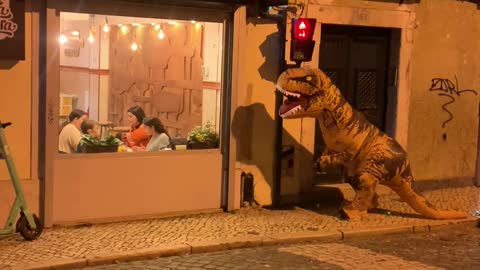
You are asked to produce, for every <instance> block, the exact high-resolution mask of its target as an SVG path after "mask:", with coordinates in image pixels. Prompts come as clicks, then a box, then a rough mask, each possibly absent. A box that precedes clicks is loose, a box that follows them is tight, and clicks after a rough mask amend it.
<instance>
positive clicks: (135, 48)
mask: <svg viewBox="0 0 480 270" xmlns="http://www.w3.org/2000/svg"><path fill="white" fill-rule="evenodd" d="M130 49H132V51H136V50H137V49H138V45H137V43H136V42H135V41H133V43H132V45H131V46H130Z"/></svg>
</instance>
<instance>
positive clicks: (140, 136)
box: [123, 105, 150, 147]
mask: <svg viewBox="0 0 480 270" xmlns="http://www.w3.org/2000/svg"><path fill="white" fill-rule="evenodd" d="M127 112H128V113H127V120H128V123H129V124H130V132H129V133H127V134H126V135H125V137H124V140H123V141H124V143H125V144H126V145H127V146H128V147H134V146H141V147H145V146H146V145H147V144H148V141H149V140H150V135H148V134H147V132H146V131H145V128H144V126H143V124H142V122H143V118H145V112H144V111H143V109H142V108H141V107H140V106H137V105H135V106H133V107H130V109H128V110H127Z"/></svg>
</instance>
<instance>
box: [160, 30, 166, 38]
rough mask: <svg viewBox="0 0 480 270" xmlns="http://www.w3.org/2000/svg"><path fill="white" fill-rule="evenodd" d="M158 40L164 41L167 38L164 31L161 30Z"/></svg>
mask: <svg viewBox="0 0 480 270" xmlns="http://www.w3.org/2000/svg"><path fill="white" fill-rule="evenodd" d="M158 38H159V39H164V38H165V33H164V32H163V29H160V31H159V32H158Z"/></svg>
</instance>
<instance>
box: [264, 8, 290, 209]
mask: <svg viewBox="0 0 480 270" xmlns="http://www.w3.org/2000/svg"><path fill="white" fill-rule="evenodd" d="M260 17H261V18H264V19H269V20H273V21H275V22H276V23H277V27H278V33H279V34H280V36H279V38H278V41H279V44H280V46H279V62H278V63H279V64H278V76H280V74H281V73H282V72H283V71H285V70H286V69H287V62H286V61H285V43H286V41H287V39H286V29H287V21H286V19H287V16H286V11H285V10H282V11H280V12H279V14H278V15H272V14H269V13H268V12H264V13H262V14H261V16H260ZM282 103H283V95H282V94H281V93H280V92H278V91H275V119H274V120H275V138H274V151H273V155H274V156H273V193H272V204H273V205H272V206H273V208H279V206H280V196H281V184H282V175H281V174H282V166H281V162H282V139H283V120H282V118H281V117H280V115H279V114H278V111H279V109H280V106H281V105H282Z"/></svg>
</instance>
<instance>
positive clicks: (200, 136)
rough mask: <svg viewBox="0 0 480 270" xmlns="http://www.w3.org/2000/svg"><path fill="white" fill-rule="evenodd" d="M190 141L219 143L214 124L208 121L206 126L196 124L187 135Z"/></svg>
mask: <svg viewBox="0 0 480 270" xmlns="http://www.w3.org/2000/svg"><path fill="white" fill-rule="evenodd" d="M187 140H188V143H195V142H199V143H217V142H218V134H217V133H215V131H214V130H213V126H212V124H210V122H207V123H206V124H205V127H202V126H196V127H194V128H193V129H192V130H191V131H190V132H189V133H188V137H187Z"/></svg>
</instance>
